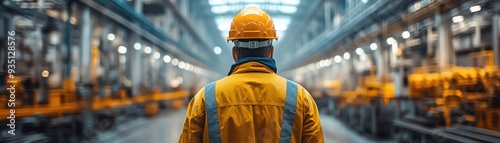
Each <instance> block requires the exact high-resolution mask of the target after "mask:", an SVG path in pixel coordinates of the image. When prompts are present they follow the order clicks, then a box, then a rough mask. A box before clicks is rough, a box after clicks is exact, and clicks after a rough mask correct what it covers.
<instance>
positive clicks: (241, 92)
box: [179, 58, 324, 143]
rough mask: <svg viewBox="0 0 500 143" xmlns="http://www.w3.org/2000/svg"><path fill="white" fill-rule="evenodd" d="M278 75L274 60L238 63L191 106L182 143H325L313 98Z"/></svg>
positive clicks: (208, 86) (259, 59)
mask: <svg viewBox="0 0 500 143" xmlns="http://www.w3.org/2000/svg"><path fill="white" fill-rule="evenodd" d="M275 72H276V66H275V64H274V60H273V59H269V58H246V59H242V60H239V61H238V62H237V63H236V64H234V65H233V67H232V69H231V72H230V73H229V74H230V75H229V76H227V77H225V78H223V79H220V80H218V81H216V82H213V83H210V84H208V85H206V86H205V87H204V88H203V89H201V90H200V91H199V92H198V93H197V94H196V95H195V96H194V98H193V99H192V100H191V101H190V103H189V105H188V109H187V113H186V119H185V121H184V127H183V129H182V133H181V136H180V138H179V143H202V142H203V143H209V142H211V143H214V142H215V143H217V142H222V143H262V142H269V143H278V142H292V143H301V142H302V143H323V142H324V137H323V131H322V128H321V123H320V118H319V113H318V109H317V106H316V103H315V102H314V100H313V98H312V97H311V95H310V94H309V93H308V92H307V91H306V90H305V89H304V88H303V87H302V86H300V85H297V84H295V83H293V82H291V81H288V80H287V79H285V78H283V77H281V76H279V75H277V74H276V73H275Z"/></svg>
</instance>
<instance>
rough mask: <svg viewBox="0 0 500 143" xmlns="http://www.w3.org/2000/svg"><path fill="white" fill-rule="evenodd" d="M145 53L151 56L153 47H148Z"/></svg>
mask: <svg viewBox="0 0 500 143" xmlns="http://www.w3.org/2000/svg"><path fill="white" fill-rule="evenodd" d="M144 52H145V53H146V54H151V47H149V46H148V47H146V48H144Z"/></svg>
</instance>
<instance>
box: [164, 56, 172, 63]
mask: <svg viewBox="0 0 500 143" xmlns="http://www.w3.org/2000/svg"><path fill="white" fill-rule="evenodd" d="M171 60H172V59H170V56H168V55H165V56H163V61H164V62H165V63H170V61H171Z"/></svg>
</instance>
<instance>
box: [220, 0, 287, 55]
mask: <svg viewBox="0 0 500 143" xmlns="http://www.w3.org/2000/svg"><path fill="white" fill-rule="evenodd" d="M251 39H260V40H266V39H267V40H270V41H271V40H273V39H274V40H278V37H277V36H276V29H275V28H274V23H273V20H272V19H271V17H270V16H269V15H268V14H267V13H266V12H265V11H264V10H262V9H260V8H259V7H256V6H250V7H246V8H245V9H243V10H241V12H240V13H239V14H238V15H236V16H235V17H234V19H233V22H232V23H231V29H230V30H229V36H228V37H227V41H237V40H251ZM235 44H236V43H235ZM250 45H252V44H250ZM258 45H261V43H258ZM254 46H255V45H254Z"/></svg>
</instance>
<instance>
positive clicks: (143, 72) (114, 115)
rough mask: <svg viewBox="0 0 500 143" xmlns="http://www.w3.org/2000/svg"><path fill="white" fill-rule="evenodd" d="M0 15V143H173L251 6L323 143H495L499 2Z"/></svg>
mask: <svg viewBox="0 0 500 143" xmlns="http://www.w3.org/2000/svg"><path fill="white" fill-rule="evenodd" d="M0 2H1V6H0V13H1V14H0V43H1V44H0V65H1V68H0V77H1V80H0V87H2V88H0V123H1V124H2V125H0V142H5V143H25V142H26V143H31V142H34V143H35V142H36V143H49V142H50V143H76V142H92V143H93V142H106V143H108V142H110V143H121V142H123V143H137V142H147V143H161V142H177V139H178V137H179V135H180V130H181V128H182V125H183V122H184V115H185V112H186V109H185V108H186V104H187V103H188V102H189V100H190V99H191V98H192V97H193V96H194V94H195V93H196V92H197V91H198V90H199V89H201V88H202V87H203V86H204V85H205V84H207V83H209V82H211V81H214V80H217V79H219V78H222V77H224V76H226V75H227V72H228V71H229V68H230V66H231V64H232V63H234V61H233V60H232V57H231V48H232V43H228V42H227V41H226V40H225V38H226V36H227V34H228V30H229V28H230V24H231V21H232V18H233V17H234V16H235V15H236V14H237V13H238V12H239V11H240V10H241V9H243V8H244V7H246V6H248V5H258V6H259V7H261V8H262V9H264V10H266V11H267V12H268V13H269V14H270V15H271V17H272V18H273V20H274V23H275V27H276V29H277V33H278V36H279V37H280V38H279V40H278V41H277V42H275V43H274V45H275V47H276V48H275V49H276V51H275V52H274V53H275V59H276V62H277V64H278V74H280V75H282V76H284V77H286V78H289V79H291V80H293V81H295V82H297V83H299V84H301V85H303V86H304V87H305V88H306V89H307V90H308V91H309V92H310V93H311V94H312V95H313V97H314V99H315V101H316V103H317V105H318V108H319V110H320V114H321V121H322V124H323V130H324V133H325V138H326V141H327V142H329V143H333V142H335V143H343V142H356V143H363V142H369V143H371V142H410V143H417V142H418V143H434V142H436V143H445V142H463V143H472V142H500V73H499V72H500V67H499V65H500V51H499V50H500V46H499V41H500V38H499V32H500V30H499V29H500V1H498V0H307V1H305V0H0ZM12 31H14V32H12ZM12 42H13V43H15V44H14V45H15V46H14V47H15V50H11V49H9V47H12V46H13V45H12V44H11V43H12ZM9 52H11V53H12V52H15V54H11V53H9ZM12 59H14V60H15V63H12V62H11V61H10V60H12ZM10 65H15V69H13V68H12V66H10ZM9 69H12V70H14V71H15V73H11V72H9ZM11 75H14V76H11ZM13 86H15V92H14V93H12V90H11V88H9V87H13ZM10 104H15V107H13V106H10ZM11 109H15V112H14V113H12V110H11ZM13 116H14V118H13ZM13 121H14V123H12V122H13ZM13 124H14V127H13ZM12 133H15V135H12Z"/></svg>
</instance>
